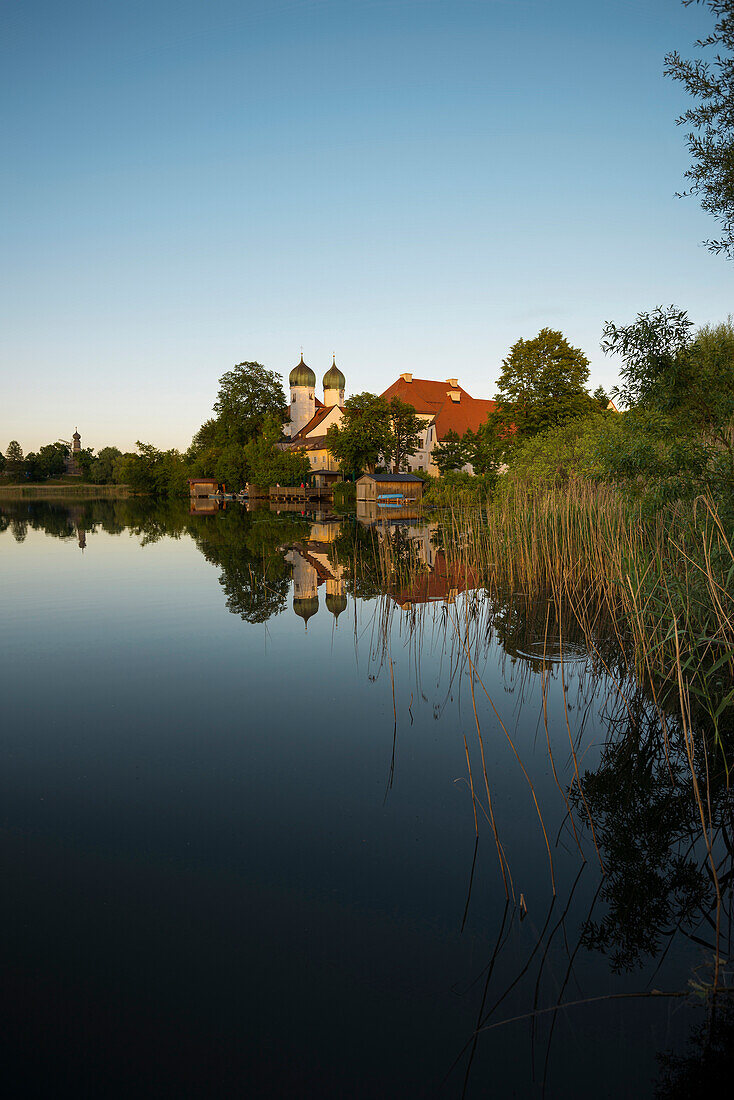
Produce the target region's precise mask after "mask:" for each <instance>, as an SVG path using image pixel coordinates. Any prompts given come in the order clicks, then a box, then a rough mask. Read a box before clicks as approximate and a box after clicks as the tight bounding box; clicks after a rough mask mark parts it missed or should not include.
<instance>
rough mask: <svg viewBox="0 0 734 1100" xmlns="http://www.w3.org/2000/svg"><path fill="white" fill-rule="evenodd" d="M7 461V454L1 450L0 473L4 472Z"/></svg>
mask: <svg viewBox="0 0 734 1100" xmlns="http://www.w3.org/2000/svg"><path fill="white" fill-rule="evenodd" d="M6 462H7V459H6V457H5V455H4V454H3V453H2V451H0V474H1V473H3V471H4V470H5V465H6Z"/></svg>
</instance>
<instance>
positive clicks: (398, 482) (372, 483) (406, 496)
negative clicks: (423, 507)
mask: <svg viewBox="0 0 734 1100" xmlns="http://www.w3.org/2000/svg"><path fill="white" fill-rule="evenodd" d="M422 496H423V482H422V481H421V479H420V478H419V477H416V476H415V474H363V475H362V477H360V478H359V479H358V481H357V500H370V501H373V502H374V503H375V504H382V505H386V506H389V505H393V506H399V505H401V504H403V503H405V501H407V500H420V499H421V497H422Z"/></svg>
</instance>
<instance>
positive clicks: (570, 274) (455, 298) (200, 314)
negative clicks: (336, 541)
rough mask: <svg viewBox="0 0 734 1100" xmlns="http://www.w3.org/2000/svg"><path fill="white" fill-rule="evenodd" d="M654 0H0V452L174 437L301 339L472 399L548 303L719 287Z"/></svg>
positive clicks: (665, 1) (704, 304) (589, 308)
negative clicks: (228, 376)
mask: <svg viewBox="0 0 734 1100" xmlns="http://www.w3.org/2000/svg"><path fill="white" fill-rule="evenodd" d="M708 25H709V19H708V17H707V15H706V13H705V12H704V11H702V10H701V9H700V8H699V7H698V6H694V7H692V8H687V9H686V8H684V7H683V6H682V5H681V4H680V3H679V2H678V0H634V2H633V0H615V2H614V3H591V4H590V3H588V0H587V2H586V3H581V2H578V0H496V2H493V0H238V2H234V0H206V2H203V0H197V2H194V0H176V2H175V3H174V2H173V0H125V2H124V3H122V2H118V0H106V2H104V3H102V2H100V0H93V2H92V0H86V2H79V0H65V2H64V3H63V4H62V3H58V2H57V0H55V2H41V0H22V2H19V0H5V2H4V3H3V5H2V7H1V8H0V43H1V45H0V88H1V91H0V104H2V106H1V107H0V116H1V118H0V121H1V125H2V130H1V134H2V147H3V149H4V154H5V155H4V156H3V157H2V163H0V200H1V202H0V210H2V214H1V215H0V218H1V219H2V269H1V274H0V278H1V280H2V293H1V294H0V370H1V371H2V401H1V403H0V448H2V449H3V450H4V449H5V447H6V446H7V442H8V440H9V439H10V438H17V439H18V440H19V441H20V442H21V445H22V446H23V447H24V449H25V450H26V451H27V450H30V449H32V448H35V447H37V446H38V445H40V444H41V443H44V442H47V441H49V440H52V439H56V438H58V437H60V436H61V437H64V438H67V439H68V438H69V437H70V433H71V432H72V431H73V429H74V427H75V426H76V425H78V426H79V430H80V432H81V433H82V437H83V442H84V444H86V445H91V446H95V447H97V448H99V447H101V446H104V445H106V444H116V445H118V446H120V447H123V448H128V447H131V446H132V445H133V444H134V441H135V440H136V439H143V440H146V441H150V442H154V443H156V444H157V445H159V446H163V447H170V446H178V447H181V448H184V447H186V446H187V445H188V443H189V441H190V439H191V435H192V434H193V432H194V431H195V430H196V428H197V427H198V425H199V424H200V423H201V422H202V420H204V419H205V418H206V417H207V416H208V415H209V414H210V411H211V407H212V403H213V401H214V398H215V395H216V390H217V380H218V378H219V376H220V375H221V374H222V373H223V372H224V371H225V370H228V369H229V368H230V367H231V366H232V365H233V364H234V363H236V362H240V361H242V360H246V359H253V360H258V361H260V362H262V363H264V364H265V365H266V366H267V367H269V368H271V369H273V370H276V371H279V372H281V373H282V374H284V375H285V376H287V373H288V371H289V370H290V368H291V367H292V366H293V364H294V363H296V362H297V360H298V358H299V354H300V348H301V345H303V348H304V356H305V359H306V361H307V362H308V363H309V365H311V366H312V367H313V368H314V370H315V371H316V373H317V376H318V377H319V379H320V377H321V374H322V373H323V371H325V370H326V369H327V367H328V366H329V364H330V363H331V355H332V352H336V356H337V362H338V364H339V365H340V367H341V368H342V370H343V371H344V373H345V375H346V378H347V388H348V392H359V391H361V390H365V389H369V390H372V391H378V392H379V391H380V390H382V389H384V388H385V387H386V386H387V385H388V384H389V383H390V382H391V381H393V380H394V378H395V377H396V376H397V374H398V373H400V372H401V371H404V370H410V371H412V372H413V373H414V374H415V375H417V376H419V377H429V378H447V377H454V376H456V377H458V378H459V381H460V382H461V383H462V385H464V386H465V387H466V389H468V390H469V391H470V392H471V393H474V394H475V395H476V396H478V397H480V396H481V397H490V396H492V395H493V393H494V384H495V380H496V378H497V376H498V374H499V371H500V364H501V360H502V359H503V357H504V356H505V355H506V354H507V352H508V350H509V348H510V346H511V345H512V344H513V343H514V342H515V341H516V340H517V339H518V338H519V337H526V338H528V337H532V336H534V335H535V334H536V333H537V332H538V330H539V329H540V328H542V327H543V326H546V325H547V326H551V327H554V328H560V329H561V330H562V331H563V332H564V334H565V335H566V337H567V338H568V339H569V340H570V341H571V342H572V343H573V344H575V345H577V346H580V347H582V348H583V350H584V351H585V352H586V354H587V355H588V357H589V358H590V360H591V363H592V383H593V384H594V385H595V384H597V383H599V382H601V383H604V384H608V385H611V384H613V382H614V381H615V378H616V371H615V364H614V363H612V362H611V361H609V360H607V359H605V358H604V356H603V355H602V354H601V352H600V350H599V337H600V333H601V329H602V326H603V323H604V321H606V320H608V319H613V320H615V321H618V322H624V321H626V320H631V319H632V318H633V317H634V315H635V313H637V312H638V311H639V310H642V309H649V308H652V307H654V306H655V305H657V304H661V303H662V304H669V303H671V302H675V303H676V304H677V305H679V306H681V307H683V308H686V309H687V310H688V311H689V314H690V316H691V317H692V318H693V320H694V321H696V322H697V323H699V324H700V323H703V322H706V321H717V320H721V319H723V318H724V317H726V315H727V314H728V312H729V311H730V310H731V308H732V296H731V281H732V271H733V269H732V267H731V266H730V265H728V264H727V263H726V262H725V261H724V260H722V259H719V258H716V257H714V256H712V255H710V254H709V253H708V252H707V251H706V250H705V249H704V248H702V247H701V241H702V240H703V239H705V238H706V237H708V236H711V235H715V233H716V223H715V222H714V221H713V220H712V219H711V218H709V217H707V216H705V215H704V214H703V213H702V212H701V211H700V209H699V207H698V205H697V204H696V202H695V200H691V199H689V200H680V199H677V198H676V197H675V191H676V190H677V189H680V187H681V186H682V183H683V172H684V171H685V169H686V167H687V165H688V155H687V152H686V149H685V144H684V137H683V133H682V131H681V130H680V128H677V127H676V126H675V123H674V120H675V117H676V115H677V114H679V113H680V111H681V110H683V109H684V108H685V106H686V105H687V102H686V99H685V96H684V93H683V92H682V90H681V89H680V88H679V87H677V86H676V85H675V84H673V83H672V82H671V81H670V80H666V79H664V78H663V75H662V69H663V57H664V55H665V53H666V52H667V51H668V50H670V49H674V48H677V49H679V50H680V52H681V53H683V54H684V55H691V54H692V53H693V41H694V39H695V38H696V37H697V36H698V35H700V34H701V33H703V32H704V31H705V30H706V29H707V27H708Z"/></svg>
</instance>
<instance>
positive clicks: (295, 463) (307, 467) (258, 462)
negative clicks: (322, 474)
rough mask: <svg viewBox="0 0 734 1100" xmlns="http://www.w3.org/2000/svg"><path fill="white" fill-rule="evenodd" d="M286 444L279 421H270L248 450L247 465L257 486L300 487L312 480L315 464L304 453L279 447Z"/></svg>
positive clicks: (249, 444)
mask: <svg viewBox="0 0 734 1100" xmlns="http://www.w3.org/2000/svg"><path fill="white" fill-rule="evenodd" d="M282 441H283V437H282V433H281V429H280V423H279V421H278V420H277V419H276V418H275V417H267V418H266V419H265V422H264V424H263V430H262V432H261V434H260V435H257V436H255V438H254V439H251V440H250V442H249V443H247V444H246V446H245V447H244V449H243V453H244V461H245V464H246V466H247V469H248V471H249V480H250V481H251V482H252V483H253V484H254V485H258V486H262V487H266V486H270V485H278V484H280V485H294V484H295V485H297V484H299V483H300V482H302V481H303V480H304V478H306V477H308V475H309V473H310V472H311V463H310V462H309V460H308V458H307V456H306V455H305V454H304V452H303V451H291V450H286V451H283V450H281V449H280V448H279V446H278V444H279V443H281V442H282Z"/></svg>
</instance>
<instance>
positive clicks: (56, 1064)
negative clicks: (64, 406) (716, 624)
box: [0, 501, 711, 1098]
mask: <svg viewBox="0 0 734 1100" xmlns="http://www.w3.org/2000/svg"><path fill="white" fill-rule="evenodd" d="M0 516H2V519H1V520H0V529H2V528H5V530H1V531H0V600H1V604H0V606H1V607H2V625H3V630H2V641H1V642H0V698H1V699H2V736H1V737H0V815H1V824H2V833H1V834H0V846H1V850H2V868H3V883H4V891H3V893H4V905H3V914H2V935H1V936H0V953H1V954H2V959H3V980H2V1028H1V1031H2V1041H3V1045H4V1047H5V1050H4V1058H3V1064H4V1067H5V1069H4V1075H5V1079H6V1080H11V1081H13V1082H14V1086H13V1087H14V1090H15V1091H14V1095H59V1094H62V1093H67V1092H68V1093H72V1094H74V1095H77V1096H89V1097H98V1096H106V1095H123V1094H124V1095H156V1096H212V1095H214V1096H231V1095H235V1096H239V1095H242V1096H266V1095H269V1096H307V1097H311V1096H313V1097H427V1096H431V1097H432V1096H446V1097H459V1096H462V1095H467V1096H471V1097H479V1096H492V1097H496V1098H504V1097H534V1096H541V1095H545V1096H547V1097H564V1098H569V1097H570V1098H576V1097H579V1098H581V1097H587V1096H590V1095H594V1096H597V1097H626V1096H635V1097H651V1096H653V1095H655V1089H656V1087H657V1086H661V1082H663V1081H664V1072H663V1068H662V1066H661V1064H660V1062H659V1060H658V1056H659V1055H660V1054H662V1053H663V1052H665V1051H666V1050H671V1049H673V1050H678V1051H682V1050H683V1049H684V1048H685V1045H686V1042H687V1041H688V1038H689V1036H690V1035H691V1033H692V1031H693V1029H694V1028H695V1027H696V1026H697V1025H698V1024H699V1023H700V1016H701V1015H702V1014H700V1013H699V1012H698V1010H697V1009H696V1007H695V998H694V999H675V1000H668V999H662V998H658V999H654V1000H653V999H643V998H640V999H619V998H618V995H619V994H621V993H630V992H635V993H637V992H644V991H649V990H651V989H656V990H663V991H680V990H686V989H687V988H688V984H689V981H690V980H691V979H695V980H698V981H701V982H705V981H707V980H709V978H710V974H709V968H710V960H711V951H710V943H711V927H710V921H709V919H708V917H707V914H710V911H711V886H710V882H709V881H708V880H707V878H706V874H705V870H702V867H703V865H704V861H703V859H702V858H701V853H700V845H699V846H698V847H697V846H696V834H695V813H694V812H693V809H692V804H691V799H690V797H689V793H688V791H687V788H686V784H685V775H683V774H681V775H680V776H679V777H678V781H677V782H676V784H675V785H673V784H671V783H670V781H669V779H670V772H669V770H667V765H666V761H665V757H664V754H663V752H662V749H661V748H660V746H659V743H658V741H657V740H656V739H655V737H654V736H653V735H652V732H654V731H652V732H651V728H650V727H649V725H648V719H647V713H648V711H647V707H646V701H645V699H644V697H643V696H642V695H639V696H635V697H634V698H632V697H630V702H628V703H627V704H625V705H624V706H620V701H619V696H618V694H617V693H616V691H615V689H614V688H613V687H612V685H611V683H610V680H609V678H608V677H606V676H599V675H598V674H595V673H594V672H593V670H592V668H591V662H590V659H589V657H588V655H587V653H586V651H585V649H584V648H583V646H582V645H581V644H580V642H579V640H578V639H575V638H573V637H570V636H569V637H568V638H566V639H565V641H566V661H565V664H564V666H563V668H561V665H560V662H559V660H558V646H557V643H552V644H550V645H546V648H547V650H548V651H549V654H550V656H549V657H548V659H546V660H545V661H544V660H543V659H542V652H543V636H544V630H545V628H544V627H543V626H542V624H544V623H547V621H548V615H547V612H546V611H544V612H543V614H542V616H541V627H540V628H539V627H538V625H537V623H536V622H535V620H534V617H533V614H531V613H530V611H529V610H528V609H527V608H525V609H523V606H522V602H520V604H517V603H516V602H514V601H513V600H512V599H509V600H508V602H507V604H506V605H505V606H498V605H497V603H496V601H495V603H494V604H491V602H490V601H489V600H488V598H487V597H485V596H484V595H482V594H481V593H478V594H477V593H472V592H463V591H462V588H463V587H465V584H464V583H462V580H461V578H457V577H456V576H452V575H451V571H450V569H447V567H446V563H445V559H444V558H443V556H442V554H441V551H440V540H441V532H440V528H437V527H436V525H433V526H432V528H431V529H430V530H426V529H420V528H418V527H417V525H416V524H415V523H413V524H411V523H410V522H409V521H406V522H405V523H403V524H402V525H400V526H399V530H398V532H397V535H395V536H394V537H395V538H396V539H397V540H398V541H399V542H400V546H401V547H402V549H403V550H405V548H406V547H408V549H409V551H410V553H411V554H413V555H415V556H416V560H420V561H421V562H422V563H423V566H424V569H423V573H422V574H421V575H420V577H419V578H414V581H413V583H412V584H407V585H406V584H401V585H398V586H397V587H396V588H395V590H394V591H393V594H392V596H384V595H383V596H381V595H379V594H378V593H377V591H376V579H375V573H374V570H373V571H370V569H369V568H365V569H362V568H361V567H360V568H358V567H355V554H356V553H357V552H359V553H364V552H366V548H369V546H370V544H371V540H373V539H374V538H375V537H377V536H376V535H375V533H374V531H375V529H374V528H369V527H367V526H365V525H357V524H355V522H354V521H353V520H348V521H343V522H339V521H333V522H330V521H328V519H325V518H320V519H319V521H318V522H313V523H312V522H309V521H308V520H307V519H305V518H304V517H301V516H274V515H270V514H269V513H264V514H259V513H258V514H252V515H250V514H247V513H244V512H243V511H241V509H240V508H239V506H237V508H236V509H234V510H233V509H229V510H228V511H227V512H226V513H218V514H215V515H197V516H189V515H188V510H184V509H183V508H180V507H178V506H176V507H169V508H165V509H163V508H160V509H156V508H155V507H154V506H152V505H148V504H145V503H141V502H135V501H132V502H100V503H96V504H94V503H93V504H85V505H75V506H71V507H70V508H68V509H67V508H64V507H62V506H57V505H53V506H49V505H29V504H27V503H23V504H19V505H12V506H8V505H4V504H3V505H0ZM388 537H389V536H388ZM294 585H295V589H296V591H295V610H294V588H293V586H294ZM355 593H356V595H355ZM306 626H307V629H306ZM462 639H463V640H462ZM467 644H468V647H469V652H470V653H471V657H472V663H473V665H474V666H475V669H476V675H477V676H478V677H480V678H481V681H482V682H483V684H484V686H485V687H486V692H487V693H488V695H489V697H491V701H492V704H493V705H494V708H496V712H495V710H494V709H493V706H492V705H491V704H490V701H489V699H488V695H487V694H485V692H484V691H483V689H482V688H481V686H480V684H479V682H478V681H477V680H473V681H472V674H471V671H470V669H469V667H468V662H467V660H466V645H467ZM608 663H609V662H608V661H607V664H608ZM544 677H545V681H544ZM543 681H544V682H545V687H546V689H547V691H546V696H547V719H548V724H547V729H548V733H547V736H546V725H545V723H544V719H543V709H544V708H543ZM564 681H565V684H566V705H567V708H568V710H567V711H566V707H564V697H563V696H564V692H563V683H564ZM472 683H473V686H474V697H475V702H476V708H477V718H478V722H479V727H480V731H481V738H482V745H481V746H480V743H479V737H478V733H477V722H476V720H475V714H474V708H473V704H472V694H471V687H472ZM393 684H394V690H393ZM633 712H634V718H633ZM567 715H568V724H567V721H566V716H567ZM501 723H502V724H504V727H505V729H506V731H507V733H508V734H509V735H510V737H511V738H512V739H513V741H514V744H515V747H516V749H517V752H518V754H519V755H520V757H521V758H522V763H523V764H524V766H525V768H526V770H527V773H528V775H529V777H530V779H531V780H532V783H533V785H534V789H535V793H536V795H537V799H538V802H539V805H540V807H541V810H542V813H543V818H544V822H545V826H546V830H547V834H548V841H549V845H550V847H551V851H552V856H553V874H554V877H555V882H556V887H557V893H556V896H555V900H554V897H553V892H552V887H551V872H550V867H549V860H548V853H547V849H546V844H545V841H544V838H543V832H542V829H541V827H540V823H539V819H538V815H537V813H536V809H535V806H534V803H533V797H532V793H531V791H530V788H529V785H528V781H527V780H526V778H525V776H524V775H523V772H522V770H521V767H520V765H519V763H518V761H517V759H516V757H515V755H514V753H513V749H512V747H511V745H510V744H509V741H508V737H507V736H506V733H505V732H504V731H503V728H502V724H501ZM631 727H633V728H632V732H630V731H631ZM569 731H570V734H571V739H569ZM671 736H672V735H671ZM464 738H466V743H467V748H468V751H469V755H470V759H471V761H472V776H473V782H474V786H475V791H476V794H477V797H478V798H479V799H481V801H482V802H483V804H484V809H482V808H481V807H480V808H479V809H478V810H477V813H478V819H479V832H480V838H479V842H478V844H475V825H474V814H473V809H472V798H471V793H470V790H469V786H468V783H467V778H468V769H467V758H466V750H465V745H464ZM548 742H550V745H551V749H552V752H553V759H554V762H555V767H556V772H557V775H558V783H557V782H556V780H555V778H554V776H553V771H552V768H551V764H550V760H549V754H548ZM572 742H573V744H574V746H575V750H576V754H577V759H578V762H579V763H578V766H579V769H580V772H581V774H582V775H584V774H585V775H586V778H585V779H584V790H585V795H586V798H587V801H588V804H589V813H586V811H585V810H584V807H583V805H582V804H581V803H580V800H579V798H578V792H577V790H576V791H575V793H574V790H573V789H571V790H570V791H569V788H570V787H571V785H572V780H573V778H574V761H573V755H572V752H571V743H572ZM481 747H483V750H484V755H485V762H486V770H487V775H488V780H489V788H490V793H491V797H492V812H493V814H494V817H495V819H496V823H497V829H498V834H499V839H500V842H501V844H502V846H503V849H504V853H505V855H506V861H507V865H508V867H509V874H510V875H511V880H512V881H511V891H512V892H511V895H510V899H509V902H508V901H507V900H506V896H505V890H504V888H503V881H502V875H501V873H500V868H499V862H498V856H497V849H496V845H495V841H494V838H493V834H492V829H491V827H490V823H489V820H488V818H487V815H486V812H485V811H486V810H488V808H489V807H488V805H487V796H486V787H485V783H484V778H483V776H482V763H481V753H480V749H481ZM671 752H672V753H673V756H674V757H675V748H674V746H673V748H672V749H671ZM677 766H678V764H677V763H676V759H673V768H674V769H675V768H676V767H677ZM559 787H560V789H559ZM566 798H568V800H569V804H570V806H571V809H572V811H573V816H574V821H575V829H576V833H577V836H578V843H577V840H576V839H575V837H574V832H573V830H572V828H571V826H570V824H569V817H568V813H567V807H566ZM589 817H591V819H592V820H593V822H594V825H595V831H596V838H597V842H598V845H599V849H600V852H599V855H600V857H601V859H602V860H603V861H604V864H605V866H606V868H607V870H608V874H607V876H606V878H602V876H601V874H600V869H599V859H598V858H597V855H596V852H595V848H594V842H593V840H594V838H593V837H592V834H591V829H590V825H589ZM579 845H580V846H581V848H582V849H583V852H584V853H585V855H586V857H587V862H585V863H584V862H583V860H582V859H581V856H580V853H579ZM521 895H522V898H521ZM609 994H613V995H615V999H604V998H607V996H608V995H609ZM567 1002H574V1003H575V1007H569V1008H565V1009H562V1010H560V1011H557V1012H556V1011H553V1009H554V1006H556V1005H558V1004H559V1003H567ZM576 1002H584V1003H582V1004H576ZM533 1013H535V1015H531V1014H533ZM518 1017H520V1018H519V1019H517V1018H518ZM508 1021H509V1022H508ZM478 1023H479V1025H480V1027H481V1030H480V1031H479V1032H478V1033H476V1029H477V1025H478ZM494 1025H497V1026H494ZM661 1087H662V1086H661ZM660 1094H661V1095H678V1093H673V1092H668V1091H665V1090H664V1091H663V1092H661V1093H660Z"/></svg>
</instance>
